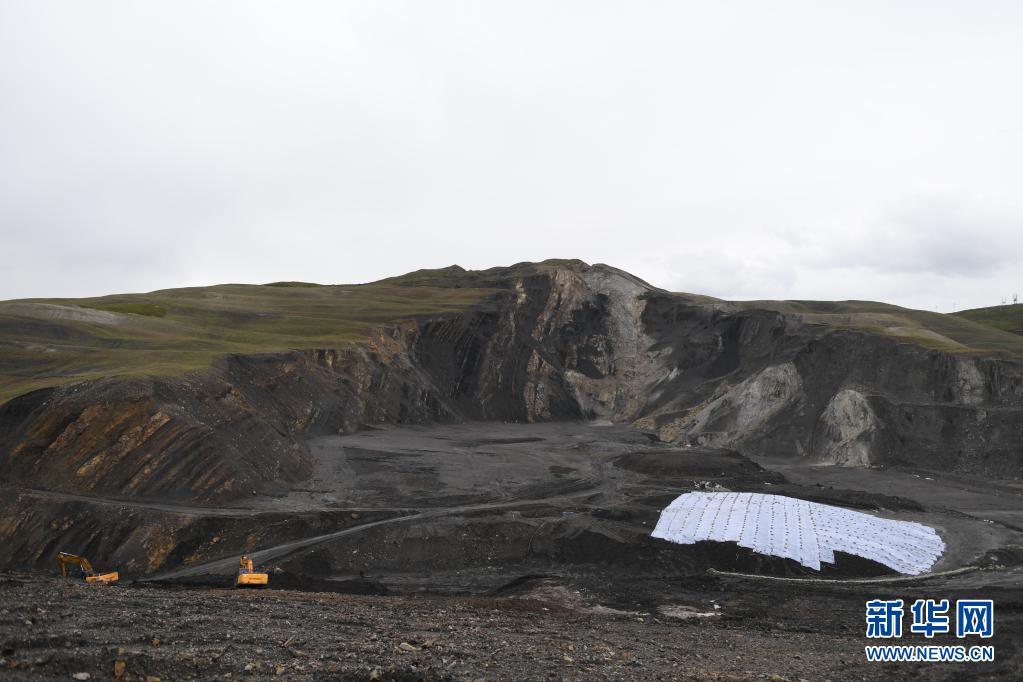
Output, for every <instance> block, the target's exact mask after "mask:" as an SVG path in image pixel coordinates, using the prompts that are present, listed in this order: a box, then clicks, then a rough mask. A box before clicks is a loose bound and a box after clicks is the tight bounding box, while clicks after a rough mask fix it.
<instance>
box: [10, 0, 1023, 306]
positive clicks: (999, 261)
mask: <svg viewBox="0 0 1023 682" xmlns="http://www.w3.org/2000/svg"><path fill="white" fill-rule="evenodd" d="M850 7H851V6H850ZM3 15H4V16H3V21H0V248H2V249H3V250H4V252H5V256H7V257H5V267H4V268H3V269H2V270H0V298H10V297H20V296H52V295H66V296H75V295H94V294H101V293H110V292H114V291H137V290H147V289H153V288H158V287H170V286H188V285H197V284H209V283H214V282H220V281H226V280H234V281H252V282H259V281H271V280H277V279H302V280H314V281H323V282H358V281H369V280H372V279H376V278H379V277H383V276H387V275H393V274H396V273H398V272H402V271H406V270H411V269H415V268H419V267H432V266H444V265H449V264H451V263H453V262H457V263H459V264H461V265H463V266H465V267H477V268H481V267H489V266H493V265H496V264H501V263H508V262H514V261H520V260H539V259H543V258H547V257H578V258H582V259H584V260H588V261H591V262H608V263H612V264H616V265H619V266H621V267H624V268H626V269H630V270H633V271H635V272H636V274H637V275H639V276H641V277H643V278H644V279H647V280H649V281H651V282H653V283H655V284H660V285H662V286H667V287H672V288H679V289H686V290H690V291H693V290H696V291H700V290H703V291H702V292H701V293H708V294H711V295H718V296H722V297H732V298H775V297H794V298H826V297H833V296H843V297H847V298H868V297H871V298H882V299H885V300H891V301H894V302H901V303H906V304H913V305H926V306H928V307H933V306H934V305H935V303H933V302H932V300H931V299H933V298H936V294H937V293H939V292H940V295H941V297H942V300H944V299H945V298H948V299H950V300H956V301H958V302H959V303H960V304H962V303H964V301H966V300H971V301H975V302H976V304H977V305H980V304H982V303H983V302H985V301H987V300H989V298H990V296H991V294H990V293H988V292H994V291H998V290H1001V289H1004V288H1007V287H1008V288H1010V289H1011V286H1012V285H1011V284H1010V283H1009V282H1011V281H1012V280H1013V279H1018V276H1017V275H1018V273H1019V271H1020V270H1021V269H1023V268H1021V265H1020V264H1021V254H1020V252H1019V250H1018V249H1016V250H1014V249H1013V248H1012V246H1011V245H1008V244H1007V242H1009V241H1011V240H1012V237H1013V235H1014V234H1015V233H1017V232H1018V223H1017V221H1016V219H1015V218H1016V217H1018V216H1023V197H1021V196H1020V194H1019V179H1020V178H1021V177H1023V136H1019V135H1005V134H1002V133H1000V132H998V131H1001V130H1004V129H1015V128H1016V127H1018V121H1019V120H1023V94H1021V92H1020V91H1019V89H1018V88H1008V87H1006V82H1008V81H1007V75H1010V74H1015V73H1018V72H1019V71H1020V70H1021V68H1023V45H1021V43H1020V41H1019V40H1018V36H1017V35H1016V31H1015V30H1014V27H1015V26H1018V24H1019V21H1020V19H1023V6H1021V5H1020V4H1019V3H1015V2H1008V1H1006V2H992V3H984V5H983V6H978V5H977V3H972V2H967V1H965V0H963V1H961V2H947V3H937V4H936V3H930V2H927V3H924V2H920V3H917V2H907V3H897V4H895V5H893V4H891V3H882V2H863V3H857V5H856V6H855V8H854V9H852V8H837V7H833V6H830V5H828V4H825V3H815V2H781V3H771V5H770V6H767V5H765V4H764V3H759V2H752V1H750V2H737V3H727V4H723V3H704V4H698V3H640V4H636V3H627V2H596V3H594V2H565V3H557V4H555V5H552V4H551V3H546V2H516V3H504V4H498V3H455V2H451V3H448V2H441V1H438V2H432V3H428V4H426V3H416V2H410V3H397V4H380V3H371V2H348V3H333V2H313V1H310V2H304V3H299V4H293V5H281V4H276V3H262V2H244V3H240V2H239V3H231V2H227V3H212V4H211V3H203V2H187V1H184V2H176V3H169V4H166V3H165V4H150V3H131V2H95V3H88V5H86V4H83V3H77V2H47V3H7V4H6V5H5V6H4V9H3ZM935 196H937V197H953V198H954V197H969V198H971V199H970V200H969V201H966V200H965V199H964V200H962V201H959V202H958V203H956V202H955V201H952V202H951V204H950V205H949V204H942V202H941V201H937V202H936V201H932V200H925V201H922V202H921V201H920V200H912V199H910V200H907V197H909V198H912V197H935ZM906 201H911V202H912V203H910V204H905V203H904V202H906ZM943 201H944V200H943ZM892 206H894V207H895V208H885V207H892ZM849 235H853V236H852V237H850V236H849ZM857 235H858V236H857ZM10 254H17V255H16V260H17V262H12V261H13V260H14V258H12V257H10ZM1017 288H1023V286H1018V287H1017Z"/></svg>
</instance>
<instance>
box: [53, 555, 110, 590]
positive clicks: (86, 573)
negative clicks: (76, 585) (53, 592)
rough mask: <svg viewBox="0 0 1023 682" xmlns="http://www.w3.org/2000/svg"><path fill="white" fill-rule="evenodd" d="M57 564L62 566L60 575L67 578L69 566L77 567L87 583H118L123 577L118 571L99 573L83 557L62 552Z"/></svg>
mask: <svg viewBox="0 0 1023 682" xmlns="http://www.w3.org/2000/svg"><path fill="white" fill-rule="evenodd" d="M57 563H58V564H60V574H61V575H62V576H64V577H65V578H66V577H67V569H68V566H77V567H78V568H79V569H80V570H81V573H82V578H84V579H85V582H87V583H116V582H117V580H118V578H120V577H121V576H120V575H119V574H118V573H117V571H112V572H110V573H97V572H96V571H94V570H93V569H92V564H90V563H89V560H88V559H86V558H85V557H83V556H78V555H77V554H69V553H67V552H61V553H60V554H58V555H57Z"/></svg>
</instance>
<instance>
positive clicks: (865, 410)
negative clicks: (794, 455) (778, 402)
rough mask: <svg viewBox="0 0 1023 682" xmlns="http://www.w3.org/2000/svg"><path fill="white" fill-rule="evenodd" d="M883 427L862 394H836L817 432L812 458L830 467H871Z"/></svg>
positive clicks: (820, 421)
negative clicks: (872, 456) (835, 465)
mask: <svg viewBox="0 0 1023 682" xmlns="http://www.w3.org/2000/svg"><path fill="white" fill-rule="evenodd" d="M879 429H880V423H879V421H878V418H877V415H876V414H875V413H874V410H873V409H871V407H870V402H869V401H868V400H867V399H866V397H864V395H863V394H862V393H859V392H858V391H854V390H853V389H851V388H846V389H843V390H841V391H839V392H838V393H836V394H835V397H834V398H832V399H831V402H829V403H828V406H827V408H826V409H825V410H824V412H823V413H822V414H821V416H820V419H819V420H818V422H817V428H816V429H815V430H814V438H813V455H814V457H815V458H816V459H817V460H818V461H820V462H822V463H827V464H842V465H846V466H868V465H869V464H870V454H871V453H872V452H875V451H877V449H878V448H877V443H876V440H877V437H878V431H879Z"/></svg>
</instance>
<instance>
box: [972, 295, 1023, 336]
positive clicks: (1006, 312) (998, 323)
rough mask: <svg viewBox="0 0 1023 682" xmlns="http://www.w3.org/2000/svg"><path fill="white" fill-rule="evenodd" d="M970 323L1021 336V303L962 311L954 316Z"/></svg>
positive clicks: (1022, 329)
mask: <svg viewBox="0 0 1023 682" xmlns="http://www.w3.org/2000/svg"><path fill="white" fill-rule="evenodd" d="M955 315H956V317H961V318H964V319H967V320H970V321H972V322H977V323H979V324H983V325H986V326H988V327H994V328H995V329H999V330H1001V331H1003V332H1010V333H1012V334H1018V335H1020V336H1023V303H1017V304H1016V305H999V306H993V307H991V308H974V309H973V310H962V311H960V312H958V313H956V314H955Z"/></svg>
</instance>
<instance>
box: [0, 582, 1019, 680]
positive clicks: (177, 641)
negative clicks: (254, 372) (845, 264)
mask: <svg viewBox="0 0 1023 682" xmlns="http://www.w3.org/2000/svg"><path fill="white" fill-rule="evenodd" d="M622 587H623V588H625V589H626V591H625V592H622V593H621V596H622V598H628V596H629V593H628V592H627V583H622ZM735 588H736V585H734V584H719V583H715V582H710V583H705V584H704V585H703V586H702V587H700V586H696V585H694V586H692V588H691V589H690V591H689V592H688V593H687V596H686V597H685V598H684V601H678V600H673V601H668V602H664V603H662V604H656V603H653V604H650V605H649V608H644V609H643V610H642V612H640V613H639V615H637V613H619V614H615V613H610V614H609V613H580V612H577V611H574V610H565V609H561V608H558V607H557V606H556V605H554V604H545V603H544V602H542V601H533V600H520V599H505V598H468V599H466V598H443V597H423V596H420V597H360V596H351V595H337V594H316V593H296V592H286V591H274V592H239V591H231V590H210V589H182V588H177V589H167V588H163V589H159V588H151V587H149V588H143V587H134V588H130V587H125V586H115V587H107V588H98V589H97V588H93V587H88V586H85V585H80V584H74V585H70V586H69V585H67V584H64V583H61V582H60V581H57V580H54V579H49V578H36V577H29V576H21V577H19V579H18V580H17V581H12V582H8V583H3V584H0V597H2V602H3V607H2V608H0V643H2V644H0V648H2V652H0V656H2V661H0V666H2V667H0V676H2V677H3V678H4V679H14V680H21V679H24V680H29V679H31V680H36V679H53V680H67V679H101V678H106V677H108V676H110V675H111V674H112V672H114V671H115V670H116V669H117V668H115V666H117V662H118V661H121V662H123V663H124V667H123V672H122V677H121V679H134V680H143V679H145V680H147V681H148V682H155V680H156V679H164V680H169V679H173V680H186V679H212V678H219V679H225V678H228V679H234V678H251V679H272V678H275V677H288V678H289V679H296V680H319V679H351V680H373V679H378V680H477V679H481V678H482V679H545V678H549V677H554V678H579V679H608V680H623V679H625V680H632V679H680V678H696V679H758V678H759V679H764V678H768V677H769V676H770V675H778V676H783V677H785V678H787V679H792V680H796V679H828V678H830V679H849V678H860V677H863V678H869V679H872V678H874V677H876V676H877V675H878V674H879V672H883V674H884V676H885V677H886V678H890V679H910V678H919V676H921V675H923V676H926V677H928V678H929V679H933V677H934V676H935V675H937V676H939V677H950V678H954V677H956V676H964V675H968V676H976V675H981V676H985V677H988V678H991V679H995V678H1000V679H1015V678H1018V676H1019V673H1020V653H1019V651H1018V650H1017V647H1016V646H1014V644H1013V643H1014V642H1015V641H1019V638H1020V636H1021V630H1020V628H1021V627H1023V622H1021V619H1020V617H1019V613H1018V611H1014V610H1012V609H1008V608H1006V609H1004V610H1002V611H999V612H998V615H997V616H996V617H997V618H998V625H997V627H996V631H995V636H994V638H993V639H991V640H988V641H987V642H985V643H990V644H992V645H994V646H995V647H996V651H997V653H998V655H997V656H996V662H995V663H994V664H943V665H942V666H941V668H940V669H936V668H935V667H934V666H933V664H919V665H908V664H907V665H898V666H889V667H885V668H879V667H878V665H877V664H874V663H867V662H866V661H865V660H864V656H863V644H864V638H863V632H862V630H863V600H864V599H865V598H868V597H867V596H866V595H867V594H868V593H867V592H863V591H862V590H855V589H850V590H845V591H843V590H835V589H830V590H821V591H818V592H816V593H814V594H807V592H808V588H806V587H799V588H798V589H789V588H785V587H778V586H762V585H755V586H745V587H743V588H742V589H735ZM878 590H879V588H876V587H875V588H871V591H870V592H869V595H870V596H878ZM909 590H910V588H905V589H904V590H903V591H901V592H899V596H903V597H910V596H911V595H912V594H913V592H911V591H909ZM925 592H926V596H930V597H937V596H939V595H940V596H953V597H954V593H951V592H948V591H947V590H946V589H936V588H934V587H933V586H931V587H929V588H927V589H926V590H925ZM885 594H887V593H885ZM921 594H924V592H921ZM986 594H988V596H990V597H993V598H995V599H996V603H1010V602H1012V600H1013V599H1016V600H1018V590H1017V592H1015V593H1011V594H1010V593H1009V592H1006V591H1004V590H995V591H993V592H988V593H986ZM1014 595H1015V596H1014ZM719 602H721V604H722V607H721V609H720V610H717V609H715V608H714V605H715V604H717V603H719ZM39 606H41V607H42V608H44V609H45V610H46V613H45V614H39V613H38V612H37V611H36V608H37V607H39ZM660 606H663V607H664V608H663V609H662V608H659V607H660ZM690 609H691V611H690ZM690 612H692V613H710V612H713V613H715V614H717V613H720V614H722V615H719V616H713V617H712V616H706V617H702V616H697V617H687V616H685V615H684V614H687V613H690ZM680 615H682V617H679V616H680ZM29 616H31V617H32V618H35V619H36V620H37V623H38V628H37V629H36V630H35V631H33V632H26V630H25V629H24V628H23V627H22V626H21V625H20V623H21V621H22V620H23V619H25V618H26V617H29ZM39 633H46V634H45V635H43V636H41V635H40V634H39ZM154 639H159V640H160V644H159V645H154V644H153V643H152V642H153V640H154ZM927 643H928V644H934V643H954V640H950V641H948V642H946V641H945V640H944V638H942V637H938V638H935V639H934V640H927ZM296 652H301V654H300V655H295V653H296ZM76 674H83V675H87V676H88V677H78V676H77V675H76ZM73 676H74V677H73Z"/></svg>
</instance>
